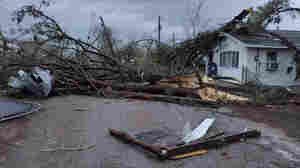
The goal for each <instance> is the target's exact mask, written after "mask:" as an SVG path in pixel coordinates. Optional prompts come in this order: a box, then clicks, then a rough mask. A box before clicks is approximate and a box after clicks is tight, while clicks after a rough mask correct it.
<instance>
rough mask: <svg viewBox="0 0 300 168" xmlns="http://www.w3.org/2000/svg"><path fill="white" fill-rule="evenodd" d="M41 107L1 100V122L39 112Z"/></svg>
mask: <svg viewBox="0 0 300 168" xmlns="http://www.w3.org/2000/svg"><path fill="white" fill-rule="evenodd" d="M39 110H40V105H39V104H34V103H27V102H19V101H13V100H0V122H3V121H6V120H10V119H14V118H19V117H22V116H25V115H28V114H31V113H33V112H36V111H39Z"/></svg>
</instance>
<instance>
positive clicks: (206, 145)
mask: <svg viewBox="0 0 300 168" xmlns="http://www.w3.org/2000/svg"><path fill="white" fill-rule="evenodd" d="M259 136H261V133H260V132H259V131H257V130H252V131H247V132H243V133H240V134H235V135H231V136H226V137H222V138H216V139H212V140H207V141H203V142H195V143H190V144H187V145H183V146H179V147H174V148H171V149H169V150H168V151H167V153H168V157H173V156H176V155H180V154H185V153H189V152H191V151H197V150H203V149H204V150H208V149H211V148H218V147H221V146H224V145H227V144H231V143H234V142H239V141H242V140H245V139H247V138H257V137H259Z"/></svg>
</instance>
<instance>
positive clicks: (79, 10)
mask: <svg viewBox="0 0 300 168" xmlns="http://www.w3.org/2000/svg"><path fill="white" fill-rule="evenodd" d="M37 1H38V0H0V21H1V22H0V26H1V27H2V28H3V27H6V25H9V24H10V19H9V17H10V14H11V12H12V11H13V10H14V9H16V8H18V7H20V6H21V5H24V4H28V3H34V2H37ZM191 1H192V0H56V1H55V3H54V4H53V5H52V6H50V7H49V8H48V9H47V10H46V13H47V14H48V15H50V16H53V17H54V18H55V19H56V20H57V21H58V22H59V23H60V24H62V25H63V27H64V28H65V29H66V30H67V31H68V32H70V33H72V34H73V35H74V36H78V37H84V36H85V35H86V34H87V32H88V29H89V26H90V25H91V23H92V22H94V20H95V18H96V17H97V16H103V18H104V20H105V22H106V24H107V25H109V26H111V27H112V28H113V30H114V31H115V33H117V34H118V36H119V37H122V38H124V39H132V40H136V39H140V38H142V37H143V36H145V35H152V36H154V37H156V36H157V20H158V16H159V15H160V16H161V17H162V19H161V24H162V27H163V29H162V39H163V40H164V41H166V40H168V39H171V38H172V33H173V32H174V33H175V34H176V38H178V39H181V38H184V37H185V35H186V30H185V29H184V25H185V24H186V22H185V21H186V17H187V12H188V9H189V8H188V7H189V4H190V2H191ZM263 1H264V0H206V3H205V4H204V7H203V8H202V9H201V18H202V19H203V22H204V23H205V27H206V28H213V27H215V26H216V25H217V24H222V23H224V22H226V21H228V20H230V19H231V18H232V17H234V16H235V15H237V14H238V13H239V12H240V11H241V10H242V9H244V8H249V7H255V6H256V5H258V4H261V3H262V2H263ZM294 6H296V7H300V1H299V0H298V1H296V2H295V5H294ZM208 19H209V20H210V22H208V23H206V22H205V21H207V20H208ZM280 28H281V29H294V30H300V17H299V18H298V20H294V21H292V20H291V19H289V20H288V21H286V22H284V23H283V24H281V25H280Z"/></svg>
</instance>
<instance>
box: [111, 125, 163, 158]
mask: <svg viewBox="0 0 300 168" xmlns="http://www.w3.org/2000/svg"><path fill="white" fill-rule="evenodd" d="M109 133H110V135H111V136H114V137H116V138H118V139H120V140H122V141H123V142H125V143H130V144H134V145H138V146H140V147H142V148H143V149H145V150H147V151H149V152H151V153H153V154H155V155H156V156H158V157H159V158H165V155H164V151H166V149H164V148H161V147H158V146H154V145H149V144H146V143H144V142H142V141H139V140H137V139H136V138H135V137H134V136H131V135H129V134H127V133H125V132H122V131H118V130H114V129H109Z"/></svg>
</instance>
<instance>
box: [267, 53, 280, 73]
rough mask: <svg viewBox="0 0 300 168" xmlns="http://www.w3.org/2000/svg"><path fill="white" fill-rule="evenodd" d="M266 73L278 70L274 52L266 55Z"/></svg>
mask: <svg viewBox="0 0 300 168" xmlns="http://www.w3.org/2000/svg"><path fill="white" fill-rule="evenodd" d="M266 67H267V68H266V70H267V71H276V70H277V69H278V62H277V53H276V52H269V53H267V66H266Z"/></svg>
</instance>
